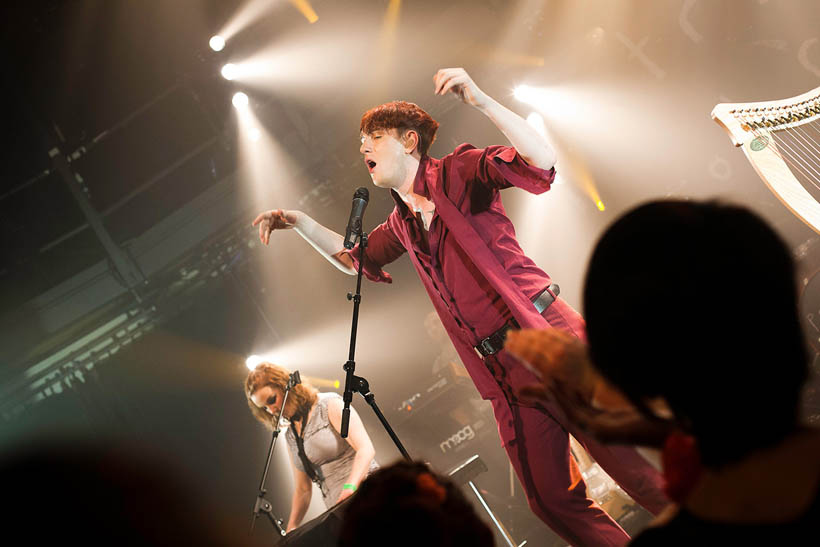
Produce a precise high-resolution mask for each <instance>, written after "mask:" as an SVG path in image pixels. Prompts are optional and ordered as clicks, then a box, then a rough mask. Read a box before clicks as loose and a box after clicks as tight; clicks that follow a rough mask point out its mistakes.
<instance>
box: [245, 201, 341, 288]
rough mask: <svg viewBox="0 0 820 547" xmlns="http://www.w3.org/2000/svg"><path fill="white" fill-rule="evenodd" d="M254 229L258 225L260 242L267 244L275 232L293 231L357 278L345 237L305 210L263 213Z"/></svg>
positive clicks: (331, 261) (338, 266)
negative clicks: (345, 244)
mask: <svg viewBox="0 0 820 547" xmlns="http://www.w3.org/2000/svg"><path fill="white" fill-rule="evenodd" d="M253 226H259V240H260V241H261V242H262V243H264V244H265V245H267V244H268V243H269V242H270V235H271V233H272V232H273V231H274V230H286V229H289V228H293V229H294V230H296V233H297V234H299V235H300V236H302V239H304V240H305V241H307V242H308V243H310V245H311V247H313V248H314V249H316V251H318V253H319V254H320V255H322V256H323V257H325V258H326V259H327V260H328V262H330V263H331V264H333V265H334V266H336V267H337V268H338V269H339V270H341V271H343V272H344V273H346V274H349V275H356V270H354V269H353V261H352V260H351V259H350V256H349V255H348V254H347V253H345V252H344V238H343V237H342V236H341V235H340V234H337V233H336V232H334V231H333V230H331V229H330V228H327V227H325V226H322V225H321V224H319V223H318V222H316V221H315V220H313V219H312V218H311V217H310V216H309V215H307V214H305V213H303V212H302V211H285V210H283V209H272V210H270V211H264V212H262V213H259V215H258V216H257V217H256V219H254V221H253Z"/></svg>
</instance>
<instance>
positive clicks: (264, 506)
mask: <svg viewBox="0 0 820 547" xmlns="http://www.w3.org/2000/svg"><path fill="white" fill-rule="evenodd" d="M300 383H302V379H301V378H300V377H299V371H298V370H297V371H294V372H293V374H291V375H290V378H289V379H288V383H287V385H286V386H285V395H284V397H283V398H282V406H281V407H280V408H279V416H277V417H276V428H274V430H273V436H272V437H271V441H270V448H268V459H267V460H266V461H265V470H264V471H263V472H262V481H261V482H260V483H259V494H258V495H257V496H256V503H255V504H254V506H253V517H252V518H251V534H253V527H254V525H255V524H256V519H257V518H259V515H260V513H264V514H265V516H266V517H268V520H270V522H271V524H273V526H274V527H275V528H276V529H277V530H278V531H279V535H280V536H283V537H284V536H285V534H286V533H287V532H286V530H285V529H284V528H283V527H282V519H278V518H276V516H275V515H274V514H273V510H272V508H271V504H270V502H269V501H268V500H266V499H265V493H266V490H265V481H266V480H267V478H268V470H269V469H270V461H271V458H272V457H273V449H274V448H276V439H277V438H279V424H280V423H281V420H282V413H283V412H284V411H285V404H286V403H287V402H288V394H289V393H290V390H291V388H292V387H293V386H295V385H297V384H300Z"/></svg>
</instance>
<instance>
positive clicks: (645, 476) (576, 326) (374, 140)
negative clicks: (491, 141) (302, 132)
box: [253, 68, 666, 545]
mask: <svg viewBox="0 0 820 547" xmlns="http://www.w3.org/2000/svg"><path fill="white" fill-rule="evenodd" d="M433 80H434V83H435V92H436V94H438V95H446V94H447V93H448V92H452V93H454V94H455V95H456V96H458V97H459V99H461V100H462V101H463V102H464V103H466V104H468V105H470V106H473V107H474V108H476V109H477V110H478V111H479V112H482V113H483V114H485V115H486V116H487V117H489V118H490V120H492V122H493V123H494V124H495V125H496V126H497V127H498V128H499V129H500V130H501V132H502V133H504V135H506V137H507V138H508V139H509V141H510V143H511V144H512V147H509V146H490V147H488V148H485V149H483V150H482V149H476V148H475V147H473V146H471V145H469V144H462V145H460V146H458V147H457V148H456V149H455V151H453V152H452V153H451V154H448V155H447V156H445V157H443V158H442V159H436V158H432V157H430V156H428V155H427V151H428V150H429V148H430V145H431V144H432V143H433V140H434V139H435V134H436V130H437V129H438V123H437V122H436V121H435V120H433V118H431V117H430V115H429V114H427V113H426V112H425V111H424V110H422V109H421V108H419V107H418V106H417V105H415V104H412V103H407V102H403V101H396V102H391V103H387V104H383V105H381V106H377V107H375V108H373V109H371V110H369V111H368V112H366V113H365V114H364V116H363V117H362V120H361V126H360V131H361V147H360V151H361V153H362V155H363V156H364V158H363V159H364V162H365V164H366V166H367V169H368V171H369V172H370V176H371V178H372V180H373V184H375V185H376V186H378V187H381V188H387V189H389V190H390V193H391V195H392V196H393V199H394V200H395V202H396V206H395V208H394V209H393V211H392V212H391V213H390V215H389V216H388V218H387V220H386V221H385V222H383V223H382V224H380V225H379V226H378V227H376V228H375V229H374V230H373V231H372V232H371V233H370V235H369V238H368V245H367V248H366V253H365V268H364V272H365V274H366V276H367V277H368V279H370V280H373V281H382V282H387V283H390V282H391V281H392V280H391V278H390V275H389V274H387V273H386V272H384V271H383V270H382V266H384V265H385V264H389V263H390V262H393V261H394V260H396V259H397V258H398V257H399V256H401V255H402V254H404V253H405V252H407V253H408V255H409V256H410V260H411V261H412V263H413V266H414V267H415V268H416V271H417V272H418V275H419V277H420V278H421V281H422V283H423V284H424V287H425V289H427V293H428V294H429V295H430V299H431V301H432V303H433V306H434V307H435V309H436V311H437V312H438V314H439V316H440V317H441V320H442V323H443V324H444V326H445V328H446V329H447V333H448V334H449V335H450V338H451V340H452V341H453V344H454V346H455V347H456V350H457V351H458V353H459V355H460V356H461V359H462V361H463V362H464V365H465V366H466V367H467V370H468V371H469V373H470V376H471V377H472V379H473V381H474V382H475V385H476V388H477V389H478V391H479V392H480V393H481V395H482V397H484V398H485V399H488V400H490V401H491V402H492V405H493V410H494V412H495V417H496V421H497V422H498V431H499V434H500V436H501V439H502V441H503V444H504V448H505V449H506V451H507V454H508V455H509V458H510V461H511V462H512V464H513V466H514V467H515V470H516V472H517V474H518V477H519V479H520V480H521V483H522V484H523V485H524V489H525V491H526V493H527V498H528V500H529V504H530V507H531V508H532V510H533V511H534V512H535V513H536V514H537V515H538V516H539V517H540V518H541V519H542V520H543V521H544V522H546V523H547V524H548V525H549V526H550V527H551V528H552V529H553V530H555V531H556V532H557V533H558V534H560V535H561V536H562V537H564V538H565V539H566V540H567V541H568V542H570V543H572V544H574V545H622V544H624V543H626V542H627V541H628V539H629V538H628V536H627V534H626V533H625V532H624V531H623V529H621V528H620V527H619V526H618V524H617V523H616V522H615V521H614V520H612V519H611V518H610V517H609V516H608V515H607V514H606V513H604V512H603V510H602V509H601V508H600V507H599V506H598V505H596V504H595V503H594V502H593V501H592V500H590V499H589V498H587V496H586V485H585V484H584V482H583V479H582V478H581V475H580V473H579V471H578V468H577V466H576V464H575V462H574V461H573V460H572V458H571V457H570V453H569V439H568V433H572V434H573V435H574V436H575V437H576V438H577V439H578V440H579V441H580V442H581V443H583V444H584V445H585V446H586V448H587V449H588V450H589V452H590V454H591V455H592V456H593V457H594V458H595V459H596V460H597V461H598V463H599V464H600V465H601V466H602V467H603V468H604V469H605V470H606V471H607V473H609V474H610V476H612V477H613V478H614V479H615V480H616V481H617V482H618V483H619V484H620V485H621V486H622V487H623V488H624V490H626V491H627V492H628V493H629V494H630V495H631V496H632V497H633V498H634V499H635V500H636V501H638V502H639V503H641V504H642V505H643V506H644V507H646V508H647V509H648V510H650V511H651V512H653V513H658V512H659V511H660V510H661V509H662V508H663V507H664V506H665V505H666V499H665V497H664V496H663V494H662V492H661V479H660V475H659V474H658V473H657V471H655V469H654V468H652V467H651V466H650V465H648V464H647V462H646V461H645V460H644V459H643V458H642V457H641V456H640V455H639V454H638V453H637V452H635V451H634V450H633V449H631V448H626V447H607V446H603V445H601V444H599V443H597V442H596V441H594V440H592V439H590V438H587V436H586V435H585V434H584V433H583V432H581V431H579V430H578V429H577V428H575V427H573V425H572V424H570V423H562V422H561V419H560V418H559V417H558V416H559V415H558V414H556V413H555V412H553V410H552V409H551V408H549V407H548V406H543V405H541V404H528V403H525V402H523V401H520V400H519V399H518V398H517V397H516V392H517V390H518V389H519V388H520V387H522V386H524V385H527V384H532V383H535V382H536V378H535V376H534V375H533V374H532V373H531V372H530V371H529V370H527V369H526V368H525V367H524V366H522V365H521V364H520V363H519V362H518V361H516V360H515V359H514V358H512V357H511V356H510V355H508V354H507V353H506V352H505V351H504V350H503V343H504V338H505V335H506V332H507V330H508V329H510V328H514V329H517V328H549V327H552V328H558V329H561V330H564V331H566V332H569V333H571V334H573V335H575V336H577V337H579V338H585V332H584V321H583V319H582V318H581V316H580V315H579V314H578V313H577V312H576V311H575V310H573V309H572V307H570V306H569V305H568V304H567V303H566V302H564V301H563V300H561V299H560V298H557V296H556V294H555V292H556V291H555V288H554V287H555V286H554V285H552V283H551V280H550V277H549V276H548V275H547V274H546V273H544V272H543V271H542V270H541V269H540V268H538V266H536V265H535V263H534V262H533V261H532V260H530V259H529V258H528V257H527V256H526V255H525V254H524V252H523V251H522V250H521V247H520V246H519V244H518V242H517V241H516V238H515V232H514V228H513V225H512V222H510V219H509V218H507V216H506V214H505V212H504V207H503V205H502V204H501V197H500V194H499V190H501V189H503V188H509V187H510V186H517V187H519V188H523V189H524V190H527V191H529V192H533V193H535V194H540V193H542V192H545V191H547V190H548V189H549V187H550V184H551V183H552V181H553V179H554V177H555V170H554V168H553V165H554V164H555V152H554V151H553V149H552V148H551V147H550V145H549V144H548V143H547V142H546V140H545V139H544V138H543V137H542V136H541V135H540V134H539V133H538V132H537V131H535V130H534V129H533V128H532V127H530V125H529V124H528V123H527V122H526V121H525V120H524V119H523V118H521V117H520V116H518V115H517V114H515V113H513V112H511V111H510V110H508V109H507V108H505V107H503V106H502V105H501V104H499V103H498V102H496V101H495V100H493V99H492V98H491V97H489V96H488V95H486V94H485V93H484V92H482V91H481V90H480V89H479V88H478V86H476V84H475V83H474V82H473V81H472V79H471V78H470V76H469V75H468V74H467V72H465V71H464V69H461V68H448V69H442V70H439V71H438V72H437V73H436V74H435V76H434V77H433ZM253 224H254V226H256V225H259V237H260V239H261V240H262V242H263V243H265V244H267V243H268V242H269V240H270V234H271V232H272V231H273V230H276V229H283V228H293V229H295V230H296V231H297V233H299V235H300V236H302V237H303V238H304V239H305V240H307V241H308V242H309V243H310V244H311V245H312V246H313V247H314V248H315V249H316V250H317V251H318V252H319V253H321V254H322V256H324V257H325V258H327V259H328V260H329V261H330V262H331V264H333V265H334V266H336V267H337V268H339V269H340V270H342V271H343V272H345V273H348V274H350V275H355V273H356V268H357V266H358V262H357V261H358V256H359V249H358V246H357V247H356V248H354V249H353V250H352V251H350V250H347V249H344V248H343V237H342V236H341V235H339V234H337V233H335V232H333V231H332V230H329V229H328V228H326V227H324V226H322V225H320V224H318V223H317V222H316V221H315V220H313V219H312V218H310V217H309V216H307V215H306V214H304V213H302V212H300V211H283V210H281V209H275V210H271V211H266V212H263V213H261V214H260V215H259V216H258V217H256V219H255V220H254V222H253ZM395 313H397V314H399V313H401V311H400V310H396V312H395Z"/></svg>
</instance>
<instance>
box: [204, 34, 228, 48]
mask: <svg viewBox="0 0 820 547" xmlns="http://www.w3.org/2000/svg"><path fill="white" fill-rule="evenodd" d="M208 45H209V46H211V49H212V50H214V51H222V49H223V48H224V47H225V39H224V38H223V37H222V36H219V35H216V36H212V37H211V40H210V41H209V42H208Z"/></svg>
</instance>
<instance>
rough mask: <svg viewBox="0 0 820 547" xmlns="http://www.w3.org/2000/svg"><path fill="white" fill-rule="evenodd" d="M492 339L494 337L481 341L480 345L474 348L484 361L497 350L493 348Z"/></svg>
mask: <svg viewBox="0 0 820 547" xmlns="http://www.w3.org/2000/svg"><path fill="white" fill-rule="evenodd" d="M490 338H492V337H491V336H488V337H487V338H485V339H483V340H481V341H480V342H479V343H478V345H476V346H475V348H474V349H475V351H476V353H478V355H479V357H481V358H482V359H484V358H485V357H488V356H490V355H492V354H494V353H495V351H494V349H495V348H493V345H492V341H491V340H490Z"/></svg>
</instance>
